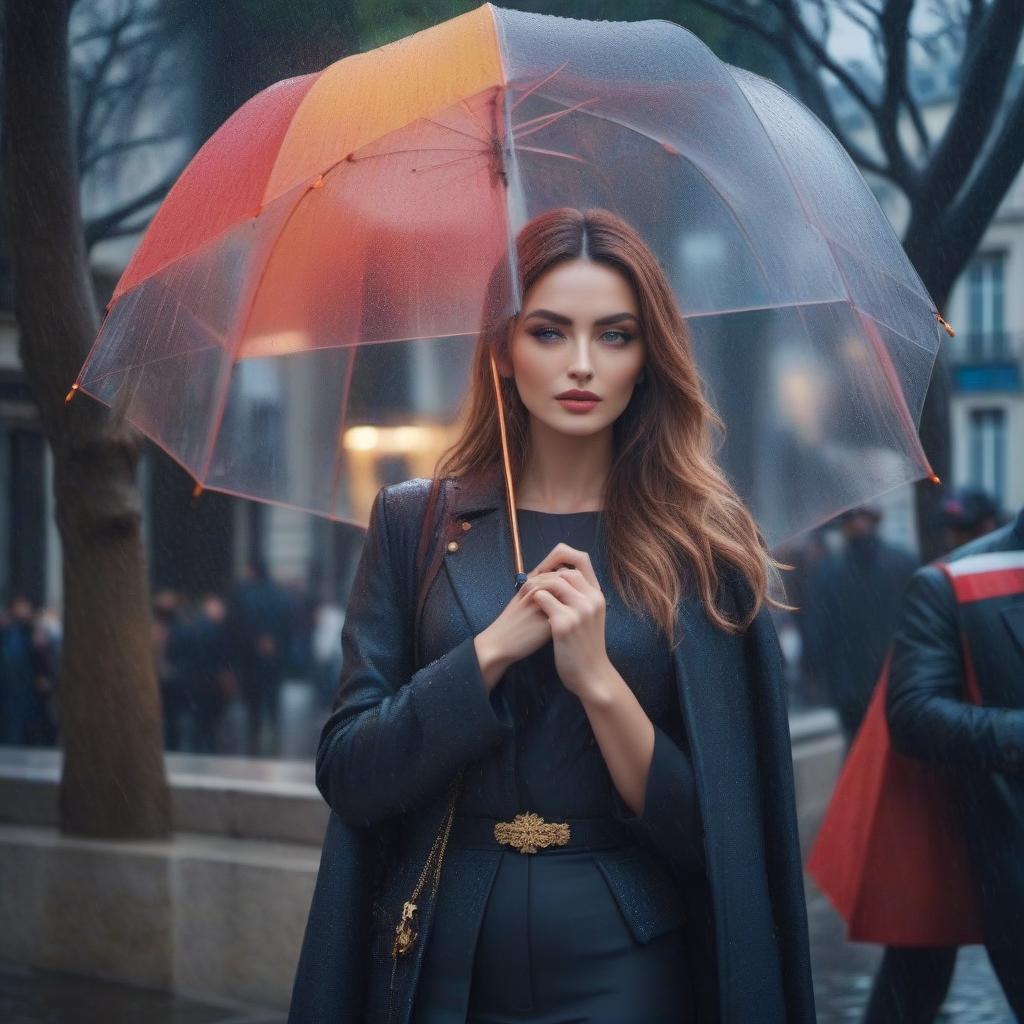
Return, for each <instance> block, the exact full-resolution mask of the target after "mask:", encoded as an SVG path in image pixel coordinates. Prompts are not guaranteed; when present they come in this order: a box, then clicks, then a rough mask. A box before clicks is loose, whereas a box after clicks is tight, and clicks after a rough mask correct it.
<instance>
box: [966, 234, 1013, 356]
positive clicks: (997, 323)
mask: <svg viewBox="0 0 1024 1024" xmlns="http://www.w3.org/2000/svg"><path fill="white" fill-rule="evenodd" d="M1005 266H1006V254H1005V253H1002V252H989V253H982V254H980V255H978V256H976V257H975V258H974V259H973V260H971V262H970V264H969V265H968V268H967V355H968V358H970V359H1003V358H1006V356H1007V354H1008V352H1007V343H1006V326H1005V322H1004V313H1005V298H1004V289H1003V280H1004V277H1005Z"/></svg>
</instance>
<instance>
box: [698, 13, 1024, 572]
mask: <svg viewBox="0 0 1024 1024" xmlns="http://www.w3.org/2000/svg"><path fill="white" fill-rule="evenodd" d="M688 3H689V4H694V3H695V4H698V5H699V6H701V7H703V8H704V9H706V10H708V11H711V12H714V13H715V14H717V15H719V16H720V17H722V18H723V19H725V20H726V21H728V22H730V23H732V24H733V25H735V26H737V27H740V28H743V29H745V30H746V31H748V32H750V33H752V34H753V35H754V36H756V37H757V38H759V39H761V40H762V41H763V42H764V43H765V45H767V46H770V47H771V48H772V49H773V50H774V51H775V52H777V53H778V54H779V56H780V57H781V58H782V59H783V60H784V61H785V64H786V67H787V69H788V71H789V74H790V76H791V83H792V86H793V87H794V88H795V89H796V91H797V92H798V94H799V95H800V97H801V99H803V101H804V102H805V103H807V105H808V106H809V107H810V108H811V109H812V110H813V111H814V112H815V113H816V114H817V115H818V116H819V117H820V118H821V119H822V121H823V122H824V123H825V124H826V125H827V126H828V128H829V129H830V130H831V131H832V133H833V134H834V135H835V136H836V138H837V139H839V141H840V142H841V143H842V144H843V146H845V148H846V149H847V151H848V152H849V153H850V155H851V156H852V158H853V159H854V160H855V161H856V162H857V164H858V165H859V166H860V168H861V169H862V170H863V171H864V172H866V173H867V174H869V175H875V176H877V177H878V178H882V179H885V180H886V181H888V182H890V183H891V184H892V185H894V186H895V187H896V188H897V189H899V191H900V192H902V194H903V195H904V196H905V197H906V201H907V204H908V208H909V219H908V222H907V226H906V229H905V231H904V234H903V247H904V249H905V251H906V252H907V255H908V256H909V258H910V260H911V262H912V263H913V264H914V267H915V268H916V270H917V272H918V274H920V276H921V279H922V281H923V282H924V284H925V286H926V287H927V288H928V290H929V292H930V293H931V296H932V298H933V299H934V301H935V304H936V306H937V307H938V309H939V311H940V312H942V311H943V310H944V309H945V306H946V303H947V301H948V299H949V294H950V291H951V289H952V287H953V284H954V282H955V281H956V279H957V278H958V277H959V276H960V274H961V273H962V272H963V270H964V268H965V266H966V264H967V262H968V260H969V259H970V257H971V254H972V253H973V252H974V250H975V248H976V247H977V245H978V243H979V241H980V240H981V238H982V236H983V235H984V233H985V231H986V229H987V228H988V225H989V223H990V222H991V220H992V217H993V216H994V215H995V213H996V210H997V209H998V207H999V204H1000V203H1001V202H1002V200H1003V198H1004V197H1005V195H1006V193H1007V191H1008V189H1009V188H1010V186H1011V185H1012V183H1013V181H1014V179H1015V178H1016V177H1017V175H1018V174H1019V172H1020V170H1021V165H1022V163H1024V76H1021V75H1015V74H1014V66H1015V57H1016V54H1017V51H1018V49H1019V47H1020V43H1021V37H1022V33H1024V3H1022V2H1021V0H927V2H925V0H919V2H917V3H915V0H804V2H802V0H688ZM925 7H927V13H928V14H929V15H930V24H931V26H932V27H930V28H929V29H928V30H927V31H924V30H922V29H921V28H919V27H917V26H918V24H919V23H918V22H916V21H915V18H916V16H917V15H918V14H919V13H921V12H922V11H924V9H925ZM837 16H843V17H846V18H848V19H850V20H852V21H853V22H855V23H856V24H858V25H859V26H860V27H861V28H862V29H863V30H864V32H866V33H867V36H868V38H869V39H870V41H871V45H872V47H873V50H874V53H875V55H876V57H877V62H878V67H879V69H880V71H879V75H878V77H877V80H875V81H871V80H866V79H865V78H864V77H863V76H861V75H858V74H857V73H855V71H854V69H852V68H851V67H848V66H846V65H844V64H843V63H842V62H841V61H840V60H838V59H837V58H836V57H835V56H834V55H833V54H832V53H831V52H830V50H829V47H828V39H829V35H830V32H831V30H832V27H833V23H834V20H835V18H836V17H837ZM934 59H948V60H951V61H953V62H955V63H956V64H957V69H958V78H959V82H960V90H959V94H958V96H957V97H956V98H955V101H954V103H953V108H952V111H951V114H950V117H949V119H948V121H947V122H946V124H945V125H944V127H943V129H942V131H941V133H939V134H938V135H937V136H934V137H933V135H932V132H931V131H930V129H929V126H928V122H927V119H926V117H925V115H924V111H923V109H922V104H921V100H920V97H919V96H918V95H916V93H915V89H914V86H913V76H912V74H911V71H912V69H913V67H914V66H915V64H916V63H922V62H924V61H928V60H934ZM837 97H839V98H840V99H841V100H845V102H846V103H848V104H850V103H852V104H853V105H854V106H855V107H856V108H859V110H860V112H861V113H862V114H863V116H864V119H865V121H866V123H867V124H868V125H869V126H870V138H869V140H864V139H863V138H860V137H859V136H855V135H854V134H853V133H852V132H851V131H849V130H848V129H847V128H846V126H845V125H844V123H843V119H841V117H840V116H839V112H838V110H837V106H838V104H837ZM949 389H950V384H949V365H948V361H947V358H946V353H945V350H944V349H943V350H942V351H940V354H939V358H938V360H937V361H936V365H935V371H934V372H933V374H932V380H931V385H930V387H929V390H928V396H927V398H926V400H925V404H924V410H923V412H922V415H921V426H920V434H921V441H922V443H923V445H924V447H925V450H926V451H927V452H928V457H929V459H930V461H931V463H932V465H933V467H934V469H935V472H936V473H937V474H938V475H939V477H940V478H942V479H943V480H946V479H948V476H949V471H950V463H951V454H950V427H949ZM916 498H917V518H918V531H919V537H920V539H921V547H922V557H924V558H925V559H926V560H930V559H932V558H935V557H937V556H938V555H939V554H941V553H942V538H941V532H940V528H939V526H938V520H937V516H936V515H935V513H936V511H937V509H938V505H939V501H940V498H941V489H940V488H938V487H935V486H934V485H933V484H931V483H929V482H928V481H922V482H920V483H919V484H918V486H917V492H916Z"/></svg>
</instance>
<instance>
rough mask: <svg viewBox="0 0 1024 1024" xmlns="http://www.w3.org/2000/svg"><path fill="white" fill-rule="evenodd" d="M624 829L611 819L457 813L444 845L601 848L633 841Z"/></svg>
mask: <svg viewBox="0 0 1024 1024" xmlns="http://www.w3.org/2000/svg"><path fill="white" fill-rule="evenodd" d="M635 841H636V840H635V838H634V836H633V835H632V833H631V832H630V831H629V829H628V827H627V826H626V825H625V824H624V823H623V822H621V821H617V820H616V819H615V818H561V819H556V820H553V821H545V820H544V818H542V817H541V816H540V815H539V814H535V813H533V812H532V811H528V812H524V813H522V814H517V815H516V816H515V817H514V818H512V819H511V820H502V819H500V818H481V817H477V816H473V815H465V814H457V815H456V816H455V818H454V820H453V821H452V830H451V833H450V834H449V836H448V842H449V843H453V844H454V845H456V846H475V847H484V848H487V849H495V850H509V851H511V850H517V851H518V852H519V853H546V852H547V853H553V852H557V851H558V850H586V849H605V848H607V847H610V846H625V845H629V844H630V843H633V842H635Z"/></svg>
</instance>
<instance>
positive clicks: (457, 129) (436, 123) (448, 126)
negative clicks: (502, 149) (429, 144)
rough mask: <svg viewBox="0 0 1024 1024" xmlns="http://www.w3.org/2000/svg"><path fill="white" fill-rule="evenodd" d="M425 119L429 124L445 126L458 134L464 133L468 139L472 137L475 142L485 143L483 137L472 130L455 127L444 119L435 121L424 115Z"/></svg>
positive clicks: (439, 126)
mask: <svg viewBox="0 0 1024 1024" xmlns="http://www.w3.org/2000/svg"><path fill="white" fill-rule="evenodd" d="M423 120H424V121H426V122H427V123H428V124H432V125H436V126H437V127H438V128H445V129H447V130H448V131H450V132H455V134H456V135H463V136H465V137H466V138H467V139H472V140H473V141H474V142H479V143H481V144H482V143H483V139H481V138H480V137H479V136H477V135H473V134H471V133H470V132H464V131H463V130H462V129H461V128H455V127H453V126H452V125H450V124H445V123H444V122H443V121H435V120H434V119H433V118H432V117H424V118H423ZM485 138H486V136H485Z"/></svg>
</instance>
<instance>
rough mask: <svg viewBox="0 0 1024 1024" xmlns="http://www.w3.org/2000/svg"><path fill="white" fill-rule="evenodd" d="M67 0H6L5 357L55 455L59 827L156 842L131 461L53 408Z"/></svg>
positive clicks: (69, 188)
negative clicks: (17, 368)
mask: <svg viewBox="0 0 1024 1024" xmlns="http://www.w3.org/2000/svg"><path fill="white" fill-rule="evenodd" d="M68 10H69V3H68V0H8V4H7V11H6V33H5V41H4V86H5V103H4V128H5V133H4V153H3V159H4V177H5V190H4V191H5V201H6V203H7V216H8V227H9V231H10V245H11V259H12V268H13V273H14V279H15V313H16V315H17V320H18V325H19V331H20V341H19V353H20V356H21V362H22V365H23V367H24V370H25V373H26V376H27V378H28V381H29V385H30V387H31V389H32V392H33V395H34V396H35V400H36V403H37V405H38V407H39V415H40V419H41V421H42V424H43V429H44V431H45V432H46V435H47V438H48V440H49V443H50V446H51V448H52V450H53V455H54V465H55V468H54V490H55V495H56V505H57V513H56V520H57V525H58V528H59V531H60V536H61V541H62V545H63V558H64V562H63V579H64V609H63V617H64V644H63V654H62V660H61V666H60V677H59V686H60V728H61V735H62V744H63V748H64V768H63V776H62V778H61V785H60V827H61V830H62V831H64V832H68V833H74V834H77V835H88V836H108V837H137V838H149V837H164V836H167V835H168V834H169V833H170V830H171V824H170V823H171V804H170V794H169V790H168V786H167V781H166V778H165V775H164V762H163V742H162V723H161V714H160V700H159V692H158V689H157V682H156V676H155V670H154V665H153V658H152V652H151V641H150V637H151V632H152V625H151V620H150V602H149V587H148V582H147V579H146V575H147V574H146V569H145V555H144V550H143V546H142V538H141V522H142V517H141V503H140V500H139V494H138V490H137V488H136V485H135V468H136V464H137V461H138V456H139V452H140V448H141V439H140V437H139V435H138V434H136V433H135V432H134V431H132V430H131V429H130V428H128V427H122V428H120V429H118V430H112V429H111V427H110V423H109V416H108V413H107V409H106V407H104V406H102V405H100V404H99V403H97V402H94V401H93V400H92V399H91V398H88V397H86V396H82V395H80V396H78V397H77V398H76V399H75V401H73V402H71V403H70V404H66V403H65V401H64V395H65V393H66V392H67V390H68V388H69V387H70V385H71V383H72V382H73V381H74V379H75V377H76V376H77V373H78V370H79V368H80V367H81V365H82V363H83V362H84V360H85V357H86V355H87V354H88V350H89V347H90V345H91V343H92V341H93V339H94V337H95V335H96V331H97V327H98V322H97V321H98V317H97V312H96V304H95V300H94V296H93V290H92V284H91V279H90V274H89V267H88V262H87V259H86V256H85V246H84V239H83V232H82V221H81V212H80V209H79V199H78V190H79V183H78V177H77V172H76V170H75V168H76V161H75V154H74V152H73V147H72V141H71V140H72V133H71V128H72V125H71V104H70V96H69V77H68Z"/></svg>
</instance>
